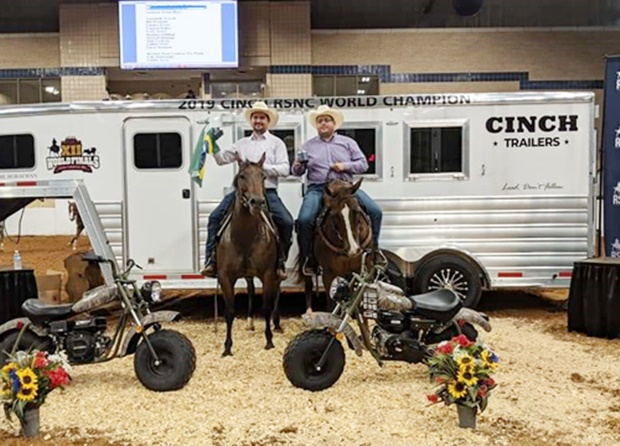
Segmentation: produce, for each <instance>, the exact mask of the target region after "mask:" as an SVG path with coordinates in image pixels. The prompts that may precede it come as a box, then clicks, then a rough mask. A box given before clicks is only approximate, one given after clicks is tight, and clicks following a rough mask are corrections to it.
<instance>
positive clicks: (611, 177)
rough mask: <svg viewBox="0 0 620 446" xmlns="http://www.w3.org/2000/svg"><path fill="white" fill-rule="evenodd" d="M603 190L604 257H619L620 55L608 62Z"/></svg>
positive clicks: (608, 58)
mask: <svg viewBox="0 0 620 446" xmlns="http://www.w3.org/2000/svg"><path fill="white" fill-rule="evenodd" d="M603 187H604V189H603V200H604V201H603V215H604V220H603V236H604V238H605V255H606V256H607V257H616V258H620V56H614V57H607V61H606V69H605V107H604V114H603Z"/></svg>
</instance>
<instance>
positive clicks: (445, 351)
mask: <svg viewBox="0 0 620 446" xmlns="http://www.w3.org/2000/svg"><path fill="white" fill-rule="evenodd" d="M453 350H454V345H452V343H451V342H448V343H447V344H444V345H441V346H439V347H437V352H438V353H440V354H442V355H449V354H451V353H452V351H453Z"/></svg>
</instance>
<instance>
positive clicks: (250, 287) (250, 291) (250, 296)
mask: <svg viewBox="0 0 620 446" xmlns="http://www.w3.org/2000/svg"><path fill="white" fill-rule="evenodd" d="M245 283H246V284H247V288H248V325H247V326H246V329H247V330H250V331H254V314H252V301H253V300H254V296H255V292H256V290H255V288H254V280H253V279H252V277H246V278H245Z"/></svg>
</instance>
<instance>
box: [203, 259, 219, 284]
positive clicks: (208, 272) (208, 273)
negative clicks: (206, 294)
mask: <svg viewBox="0 0 620 446" xmlns="http://www.w3.org/2000/svg"><path fill="white" fill-rule="evenodd" d="M200 274H202V275H203V276H205V277H214V278H215V277H217V264H216V262H215V255H212V256H210V257H209V260H207V263H205V266H204V267H203V268H202V270H201V271H200Z"/></svg>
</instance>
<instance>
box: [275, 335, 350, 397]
mask: <svg viewBox="0 0 620 446" xmlns="http://www.w3.org/2000/svg"><path fill="white" fill-rule="evenodd" d="M333 338H334V335H332V334H331V333H330V332H329V331H327V330H319V329H317V330H308V331H304V332H303V333H300V334H298V335H297V336H296V337H295V338H293V340H292V341H291V342H290V343H289V345H288V346H287V347H286V350H285V351H284V359H283V365H284V373H285V375H286V377H287V378H288V380H289V381H290V382H291V384H293V385H294V386H295V387H299V388H301V389H305V390H310V391H312V392H317V391H320V390H325V389H327V388H329V387H331V386H333V385H334V384H335V383H336V381H338V379H339V378H340V375H342V371H343V370H344V364H345V354H344V349H343V348H342V344H341V343H340V342H339V341H338V340H336V341H334V342H333V343H332V345H331V347H330V348H329V351H328V353H327V359H326V361H325V364H324V365H323V367H322V369H321V370H319V371H317V370H316V367H315V365H316V363H317V362H318V361H319V360H320V359H321V356H322V355H323V352H325V349H326V348H327V346H328V345H329V343H330V341H331V340H332V339H333Z"/></svg>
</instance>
